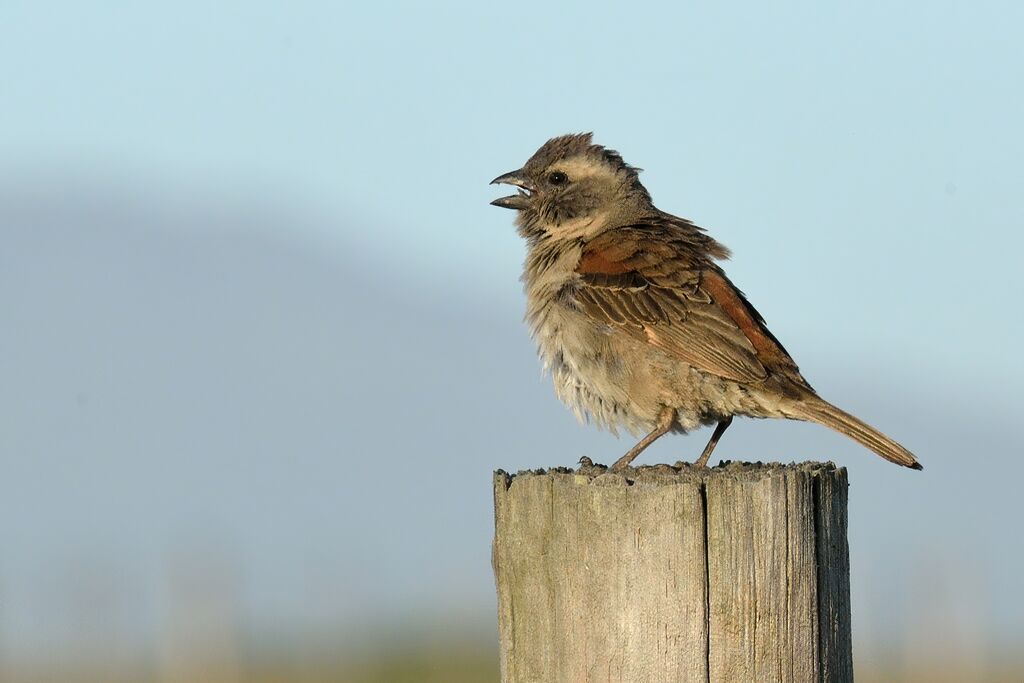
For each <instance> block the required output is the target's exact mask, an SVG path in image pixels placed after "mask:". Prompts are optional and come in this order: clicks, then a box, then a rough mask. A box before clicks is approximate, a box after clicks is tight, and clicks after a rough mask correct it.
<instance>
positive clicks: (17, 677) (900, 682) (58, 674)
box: [2, 642, 1024, 683]
mask: <svg viewBox="0 0 1024 683" xmlns="http://www.w3.org/2000/svg"><path fill="white" fill-rule="evenodd" d="M855 669H856V676H857V681H859V682H860V683H1020V681H1024V662H1022V661H1021V656H1020V654H1019V653H1016V652H1005V653H1002V654H1001V655H1000V656H998V657H995V658H989V659H987V660H979V659H974V658H967V659H957V660H935V661H933V662H931V663H930V664H924V665H922V664H921V663H920V662H918V663H916V664H913V665H909V664H907V663H905V661H904V659H903V658H901V657H900V656H899V655H898V654H891V655H889V656H886V657H881V658H878V659H877V660H876V661H870V660H867V659H865V658H863V657H861V658H858V662H857V665H856V667H855ZM2 673H3V678H2V680H3V681H4V683H65V682H74V683H150V682H152V683H186V682H188V683H199V682H201V683H243V682H244V683H497V681H498V680H499V672H498V662H497V652H496V650H495V649H494V648H488V647H482V646H481V645H480V644H479V642H461V643H460V642H452V643H449V644H446V645H441V646H437V645H435V646H431V647H427V648H421V647H411V648H408V649H406V650H404V651H402V652H395V653H388V652H382V651H376V652H363V653H357V652H353V653H350V654H348V655H346V656H340V655H338V656H329V655H321V656H316V657H310V658H300V657H293V656H288V655H281V654H278V655H275V656H273V657H268V656H266V654H265V653H256V654H255V655H254V656H252V657H251V658H245V659H243V660H242V661H236V660H232V659H231V658H224V659H220V660H219V661H218V660H216V659H207V660H205V661H203V660H194V661H177V662H168V663H165V664H164V665H163V666H160V665H153V664H149V665H147V664H144V663H131V662H120V663H114V662H107V663H105V664H99V663H97V662H92V663H84V662H83V663H80V664H79V665H78V666H70V665H67V664H65V665H64V666H62V667H48V666H46V665H42V664H36V665H34V666H25V667H23V668H17V669H11V668H8V669H4V670H3V671H2Z"/></svg>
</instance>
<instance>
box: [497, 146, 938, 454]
mask: <svg viewBox="0 0 1024 683" xmlns="http://www.w3.org/2000/svg"><path fill="white" fill-rule="evenodd" d="M639 172H640V169H638V168H636V167H633V166H631V165H629V164H627V163H626V162H625V161H623V158H622V156H621V155H620V154H619V153H618V152H616V151H614V150H612V149H608V148H606V147H603V146H601V145H598V144H595V143H594V142H593V135H592V134H591V133H578V134H570V135H562V136H559V137H555V138H552V139H550V140H548V141H547V142H546V143H544V144H543V145H542V146H541V147H540V149H538V150H537V151H536V152H535V153H534V154H533V156H531V157H530V159H529V160H528V161H527V162H526V164H525V165H524V166H523V167H522V168H520V169H518V170H515V171H511V172H509V173H504V174H502V175H500V176H498V177H497V178H495V179H494V180H492V181H491V184H492V185H494V184H497V185H511V186H514V187H515V188H517V191H516V193H515V194H513V195H509V196H506V197H500V198H498V199H495V200H494V201H492V202H491V204H492V205H494V206H498V207H502V208H506V209H512V210H514V211H516V213H517V215H516V218H515V225H516V227H517V230H518V233H519V235H520V236H521V237H522V238H523V239H524V240H525V243H526V259H525V262H524V265H523V275H522V278H521V279H522V282H523V288H524V291H525V295H526V314H525V321H526V323H527V325H528V327H529V328H530V332H531V335H532V337H533V338H534V341H535V342H536V345H537V349H538V354H539V356H540V358H541V362H542V365H543V366H544V369H545V370H546V371H547V372H549V373H550V375H551V377H552V381H553V383H554V387H555V393H556V394H557V396H558V398H559V399H560V400H561V401H562V402H563V403H565V404H566V405H567V406H569V408H570V409H572V411H573V412H574V413H575V414H576V416H577V418H578V419H580V420H581V421H591V422H593V423H596V424H597V425H598V426H600V427H604V428H606V429H609V430H610V431H612V432H613V433H616V434H617V433H618V429H624V430H626V431H628V432H630V433H631V434H633V435H634V436H640V435H642V438H640V440H639V441H638V442H637V443H636V444H635V445H634V446H633V447H632V448H630V449H629V451H627V452H626V453H625V454H624V455H623V456H622V457H621V458H619V459H618V460H616V461H615V463H614V464H613V465H612V466H611V469H612V470H623V469H625V468H627V467H628V466H629V465H630V463H632V462H633V460H634V459H635V458H636V457H637V456H639V455H640V454H641V452H643V450H644V449H646V448H647V447H648V446H650V445H651V444H652V443H654V441H656V440H657V439H659V438H661V437H662V436H664V435H665V434H668V433H670V432H672V433H687V432H690V431H692V430H694V429H697V428H699V427H701V426H711V425H714V427H715V428H714V431H713V432H712V434H711V438H710V439H709V441H708V443H707V445H706V446H705V448H704V450H703V452H702V453H701V454H700V456H699V457H698V458H697V459H696V461H695V462H694V465H696V466H698V467H705V466H707V463H708V459H709V458H710V456H711V454H712V452H713V451H714V449H715V446H716V445H717V444H718V442H719V440H720V439H721V438H722V435H723V434H724V433H725V431H726V429H728V427H729V425H730V424H732V421H733V418H734V417H736V416H744V417H753V418H783V419H790V420H802V421H807V422H814V423H817V424H820V425H824V426H825V427H829V428H831V429H833V430H835V431H837V432H839V433H841V434H844V435H846V436H847V437H849V438H851V439H853V440H854V441H856V442H858V443H859V444H861V445H862V446H865V447H867V448H868V449H870V450H872V451H874V452H875V453H876V454H878V455H880V456H881V457H883V458H885V459H886V460H888V461H890V462H893V463H896V464H897V465H902V466H904V467H909V468H911V469H915V470H920V469H922V466H921V464H920V463H919V462H918V460H917V458H915V457H914V455H913V454H912V453H911V452H910V451H908V450H907V449H906V448H904V447H903V446H901V445H900V444H899V443H897V442H895V441H893V440H892V439H890V438H889V437H887V436H885V435H884V434H882V433H881V432H879V431H878V430H876V429H875V428H874V427H871V426H870V425H868V424H867V423H865V422H863V421H861V420H860V419H858V418H856V417H854V416H853V415H851V414H849V413H847V412H845V411H843V410H841V409H839V408H838V407H836V406H834V405H832V404H831V403H829V402H827V401H825V400H824V399H822V398H821V397H820V396H818V394H817V392H815V390H814V389H813V388H812V387H811V385H810V384H809V383H808V382H807V380H806V379H804V377H803V375H802V374H801V373H800V369H799V368H798V367H797V364H796V362H794V360H793V358H792V357H791V356H790V355H789V353H788V352H787V351H786V349H785V348H784V347H783V346H782V344H781V343H780V342H779V340H778V339H777V338H776V337H775V335H773V334H772V333H771V331H770V330H769V329H768V327H767V325H766V323H765V321H764V318H762V316H761V315H760V314H759V313H758V312H757V310H756V309H755V308H754V307H753V306H752V305H751V304H750V302H749V301H748V300H747V297H746V296H745V295H744V294H743V292H741V291H740V290H739V289H738V288H737V287H736V285H734V284H733V283H732V281H731V280H730V279H729V278H728V276H727V275H726V274H725V271H724V270H723V269H722V267H721V265H719V262H720V261H723V260H726V259H728V258H729V255H730V252H729V250H728V249H727V248H726V247H724V246H723V245H722V244H720V243H719V242H718V241H716V240H715V239H714V238H712V237H711V236H710V235H708V233H707V231H705V230H704V229H703V228H701V227H698V226H697V225H695V224H694V223H693V222H691V221H689V220H687V219H685V218H680V217H678V216H675V215H672V214H669V213H666V212H664V211H661V210H660V209H658V208H656V207H655V206H654V203H653V201H652V199H651V195H650V193H648V191H647V189H646V188H645V187H644V186H643V184H642V183H641V182H640V178H639Z"/></svg>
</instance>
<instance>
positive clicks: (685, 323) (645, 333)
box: [575, 230, 799, 383]
mask: <svg viewBox="0 0 1024 683" xmlns="http://www.w3.org/2000/svg"><path fill="white" fill-rule="evenodd" d="M687 246H688V245H686V244H683V243H679V242H676V241H674V240H673V239H671V238H667V237H666V236H665V235H664V233H662V234H661V235H658V236H656V237H655V236H652V235H651V233H650V231H649V230H638V231H630V230H625V231H619V230H616V231H615V232H614V233H606V234H605V235H602V236H600V237H598V238H595V239H594V240H592V241H591V243H589V244H588V245H586V247H585V249H584V252H583V256H582V258H581V259H580V263H579V266H578V267H577V269H576V270H577V272H578V273H579V275H580V282H579V283H578V285H577V286H576V289H575V300H576V302H577V305H578V306H579V307H580V309H581V310H582V311H584V312H585V313H586V314H588V315H589V316H591V317H592V318H593V319H594V320H595V321H597V322H600V323H603V324H606V325H610V326H612V327H615V328H617V329H620V330H622V331H624V332H626V333H627V334H630V335H631V336H633V337H635V338H636V339H638V340H640V341H643V342H646V343H648V344H650V345H652V346H654V347H656V348H658V349H661V350H662V351H664V352H665V353H667V354H669V355H671V356H674V357H676V358H678V359H680V360H682V361H684V362H686V363H689V364H690V365H692V366H694V367H696V368H698V369H700V370H703V371H704V372H708V373H711V374H714V375H717V376H719V377H723V378H727V379H732V380H736V381H740V382H748V383H757V382H761V381H763V380H764V379H766V378H767V377H768V375H769V370H782V371H783V372H784V373H785V374H791V373H790V372H788V371H792V374H793V375H794V377H799V371H798V370H797V368H796V364H795V363H793V360H792V359H791V358H790V357H789V355H788V354H787V353H786V351H785V349H783V348H782V346H781V344H779V343H778V341H777V340H776V339H775V338H774V337H773V336H772V335H771V333H770V332H769V331H768V330H767V328H766V327H765V326H764V322H763V320H761V317H760V316H759V315H758V313H757V311H755V310H754V309H753V307H752V306H751V305H750V304H749V303H748V302H747V301H746V299H745V298H743V295H742V293H740V292H739V290H737V289H736V288H735V286H733V284H732V283H731V282H729V280H728V278H726V277H725V275H724V274H723V273H722V272H721V270H720V269H719V268H718V267H717V266H715V265H714V264H713V263H711V262H710V260H708V259H706V258H700V257H699V255H695V254H694V251H693V250H692V249H688V248H687Z"/></svg>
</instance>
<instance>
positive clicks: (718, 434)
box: [693, 415, 732, 467]
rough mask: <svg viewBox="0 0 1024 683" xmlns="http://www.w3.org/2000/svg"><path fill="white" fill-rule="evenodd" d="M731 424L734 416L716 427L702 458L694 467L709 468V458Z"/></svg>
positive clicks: (698, 459)
mask: <svg viewBox="0 0 1024 683" xmlns="http://www.w3.org/2000/svg"><path fill="white" fill-rule="evenodd" d="M731 424H732V415H730V416H729V417H727V418H725V419H724V420H722V421H721V422H719V423H718V426H717V427H715V432H714V433H713V434H712V435H711V438H710V439H709V440H708V445H707V446H705V447H704V452H703V453H701V454H700V457H699V458H697V460H696V461H694V463H693V464H694V465H696V466H697V467H707V466H708V458H710V457H711V451H713V450H715V446H717V445H718V440H719V439H721V438H722V434H725V430H726V429H728V428H729V425H731Z"/></svg>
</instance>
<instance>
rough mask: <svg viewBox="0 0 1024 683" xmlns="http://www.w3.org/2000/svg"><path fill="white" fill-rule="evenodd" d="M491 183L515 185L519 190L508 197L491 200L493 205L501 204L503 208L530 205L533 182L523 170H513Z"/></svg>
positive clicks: (518, 207)
mask: <svg viewBox="0 0 1024 683" xmlns="http://www.w3.org/2000/svg"><path fill="white" fill-rule="evenodd" d="M491 185H515V186H516V187H518V188H519V192H517V193H516V194H513V195H509V196H508V197H499V198H498V199H495V200H494V201H493V202H491V205H492V206H500V207H501V208H503V209H517V210H521V209H525V208H527V207H528V206H529V205H530V193H531V192H533V189H534V187H533V184H532V183H530V181H528V180H527V179H526V176H525V175H524V174H523V170H522V169H519V170H518V171H512V172H511V173H506V174H504V175H500V176H498V177H497V178H495V179H494V180H492V181H491Z"/></svg>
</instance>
